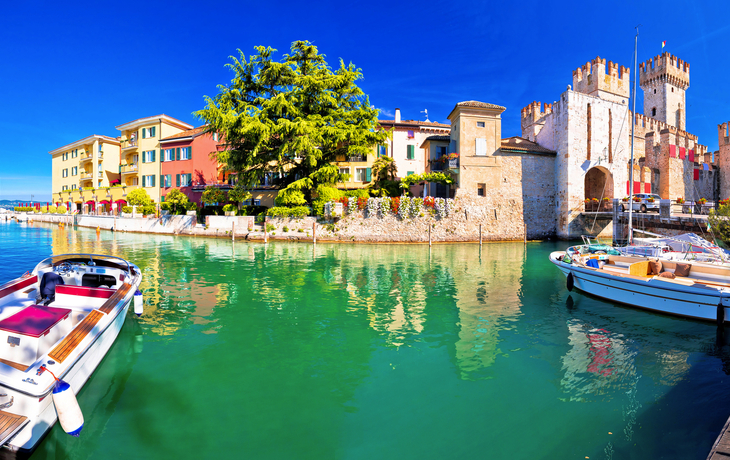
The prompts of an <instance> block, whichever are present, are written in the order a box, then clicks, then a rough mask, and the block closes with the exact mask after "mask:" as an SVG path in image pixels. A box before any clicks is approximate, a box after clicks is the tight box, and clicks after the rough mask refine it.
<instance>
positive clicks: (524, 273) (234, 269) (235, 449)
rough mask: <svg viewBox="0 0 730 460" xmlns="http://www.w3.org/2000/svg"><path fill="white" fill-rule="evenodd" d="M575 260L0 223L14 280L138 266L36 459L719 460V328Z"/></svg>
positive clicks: (541, 250)
mask: <svg viewBox="0 0 730 460" xmlns="http://www.w3.org/2000/svg"><path fill="white" fill-rule="evenodd" d="M564 246H565V244H564V243H531V244H528V245H527V246H524V245H523V244H522V243H518V244H508V243H505V244H489V245H484V246H483V247H482V248H481V250H480V249H479V246H478V245H473V244H472V245H437V246H434V247H433V248H432V249H431V250H430V251H429V248H428V246H405V245H357V246H355V245H344V244H342V245H335V244H331V245H330V244H318V245H317V246H316V247H314V246H312V245H311V244H289V243H278V242H273V243H270V244H268V245H266V246H265V245H263V244H247V243H245V242H236V243H232V242H231V241H227V240H213V239H194V238H185V237H171V236H150V235H139V234H127V233H116V234H115V233H110V232H102V233H101V234H100V235H99V236H97V234H96V232H95V231H93V230H88V229H81V228H79V229H77V230H73V229H72V228H68V229H59V228H58V227H55V226H50V225H45V224H34V225H33V224H18V223H12V222H11V223H7V222H4V221H3V222H0V252H1V253H2V254H3V259H2V260H3V261H4V264H2V266H0V281H5V280H8V279H10V278H12V277H15V276H18V275H20V274H22V273H23V272H24V271H26V270H29V269H31V268H32V266H33V265H34V264H35V262H36V261H38V260H39V259H40V258H41V257H43V256H45V255H47V254H49V253H51V252H54V253H63V252H105V253H111V254H114V255H118V256H121V257H125V258H129V259H130V260H132V261H134V262H135V263H137V264H138V265H139V266H140V267H141V268H142V269H143V271H144V275H145V280H144V283H143V290H144V294H145V299H146V310H145V314H144V316H143V317H142V318H140V319H137V318H136V317H135V316H134V315H133V314H131V313H130V315H129V316H128V318H127V321H126V323H125V326H124V329H123V330H122V333H121V335H120V337H119V339H118V340H117V342H116V343H115V345H114V347H113V348H112V349H111V351H110V352H109V354H108V355H107V357H106V359H105V360H104V361H103V362H102V364H101V365H100V367H99V368H98V369H97V371H96V373H95V374H94V375H93V376H92V378H91V379H90V380H89V382H88V383H87V385H86V386H85V387H84V388H83V390H82V391H81V392H80V394H79V403H80V405H81V408H82V410H83V411H84V414H85V417H86V425H85V428H84V432H83V433H82V435H81V437H80V438H78V439H75V438H71V437H69V436H68V435H66V434H65V433H63V431H62V430H61V428H60V427H59V426H56V427H54V429H53V430H52V432H51V434H50V435H49V436H48V437H47V438H46V440H45V441H44V442H43V444H42V445H41V446H40V448H39V449H38V450H37V451H36V453H35V454H34V456H33V458H34V459H46V458H48V459H62V458H73V459H83V458H149V459H157V458H175V459H199V458H236V459H238V458H249V459H372V458H384V459H445V458H465V459H466V458H490V459H503V458H505V459H506V458H510V459H527V458H550V459H553V458H554V459H571V458H574V459H584V458H586V457H588V458H591V459H648V458H651V459H659V458H682V459H704V458H705V457H706V456H707V453H708V452H709V449H710V447H711V446H712V443H713V442H714V440H715V438H716V436H717V435H718V434H719V432H720V430H721V428H722V426H723V424H724V422H725V420H726V419H727V417H728V416H729V415H730V398H728V397H727V396H726V394H725V393H726V388H727V386H728V385H729V384H730V378H729V377H728V374H729V373H730V346H729V345H728V339H727V338H725V337H724V336H723V334H718V331H717V330H716V328H715V327H714V326H713V325H712V324H706V323H699V322H695V321H689V320H684V319H679V318H671V317H665V316H661V315H656V314H652V313H647V312H643V311H638V310H634V309H630V308H624V307H620V306H616V305H613V304H611V303H608V302H604V301H601V300H598V299H594V298H591V297H587V296H585V295H582V294H580V293H577V292H573V293H571V294H570V296H569V295H568V292H567V291H566V289H565V278H564V277H563V276H561V275H560V274H559V273H558V270H556V269H555V268H553V267H552V266H551V265H550V264H549V262H548V261H547V256H548V254H549V252H550V251H552V250H555V249H561V248H563V247H564Z"/></svg>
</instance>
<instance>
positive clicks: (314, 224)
mask: <svg viewBox="0 0 730 460" xmlns="http://www.w3.org/2000/svg"><path fill="white" fill-rule="evenodd" d="M312 244H317V221H314V222H312Z"/></svg>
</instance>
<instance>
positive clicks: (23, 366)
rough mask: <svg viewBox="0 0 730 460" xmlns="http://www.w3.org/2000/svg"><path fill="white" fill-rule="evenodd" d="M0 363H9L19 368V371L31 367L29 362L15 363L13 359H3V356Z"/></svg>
mask: <svg viewBox="0 0 730 460" xmlns="http://www.w3.org/2000/svg"><path fill="white" fill-rule="evenodd" d="M0 363H3V364H7V365H8V366H10V367H14V368H15V369H18V370H19V371H23V372H25V371H26V370H28V368H29V367H30V366H28V365H27V364H20V363H15V362H13V361H8V360H7V359H1V358H0Z"/></svg>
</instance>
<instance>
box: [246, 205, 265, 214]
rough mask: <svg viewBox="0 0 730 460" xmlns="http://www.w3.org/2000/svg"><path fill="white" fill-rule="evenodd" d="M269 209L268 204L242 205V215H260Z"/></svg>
mask: <svg viewBox="0 0 730 460" xmlns="http://www.w3.org/2000/svg"><path fill="white" fill-rule="evenodd" d="M268 209H269V208H267V207H266V206H254V205H249V206H242V207H241V215H242V216H258V215H259V214H261V213H266V211H267V210H268Z"/></svg>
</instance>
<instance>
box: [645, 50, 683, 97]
mask: <svg viewBox="0 0 730 460" xmlns="http://www.w3.org/2000/svg"><path fill="white" fill-rule="evenodd" d="M659 82H666V83H670V84H672V85H674V86H676V87H678V88H681V89H683V90H686V89H687V88H689V62H686V61H683V60H681V59H679V58H678V57H676V56H673V55H671V54H669V53H668V52H664V53H662V54H660V55H658V56H654V57H653V58H651V59H649V60H647V61H645V62H642V63H641V64H639V85H640V86H641V88H642V89H644V91H647V89H646V88H644V87H645V86H647V87H648V86H651V85H653V84H655V83H659Z"/></svg>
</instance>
